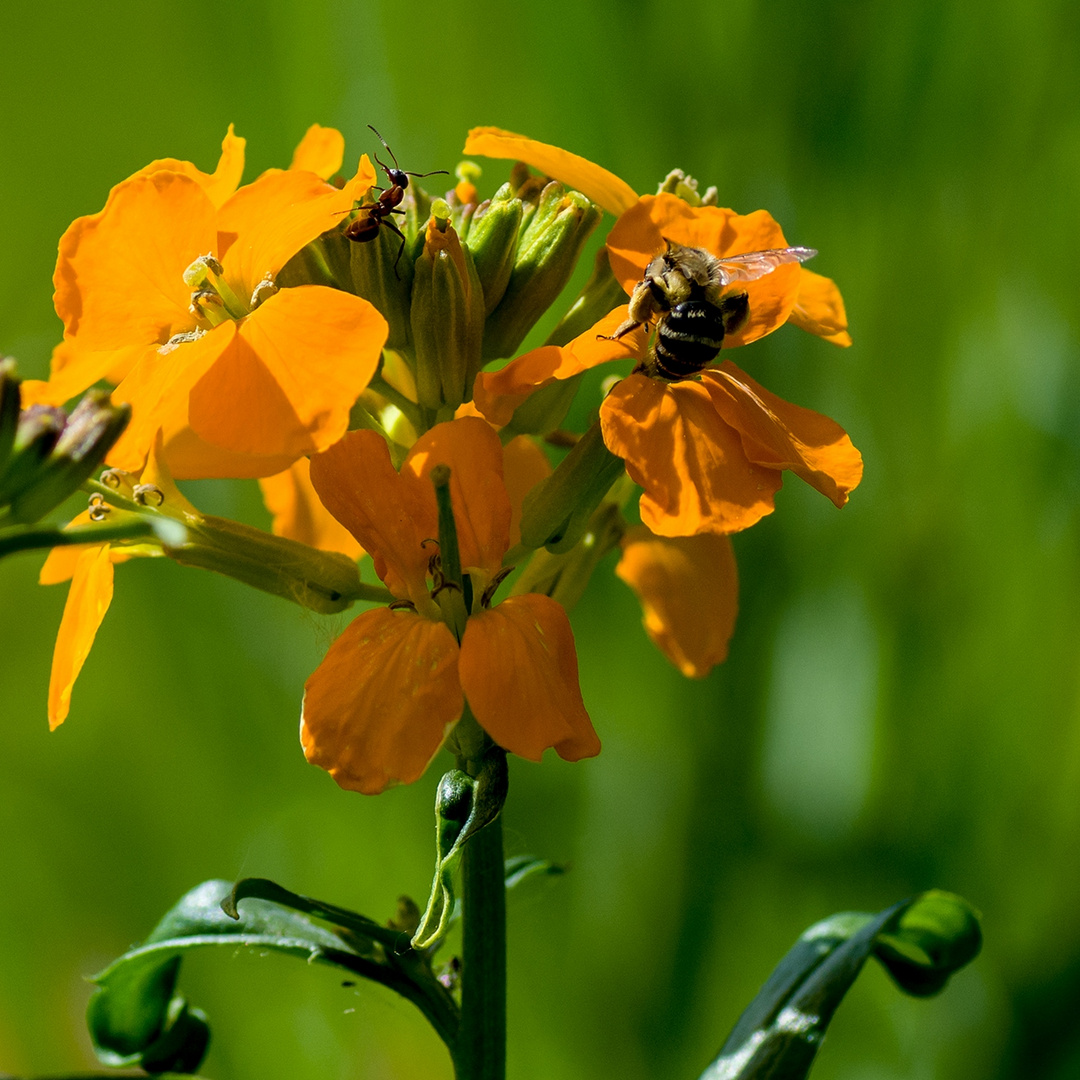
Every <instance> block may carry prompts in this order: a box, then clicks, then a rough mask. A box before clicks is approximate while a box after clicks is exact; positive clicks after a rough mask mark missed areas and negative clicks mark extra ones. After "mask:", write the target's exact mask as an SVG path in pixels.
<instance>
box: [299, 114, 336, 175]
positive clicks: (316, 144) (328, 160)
mask: <svg viewBox="0 0 1080 1080" xmlns="http://www.w3.org/2000/svg"><path fill="white" fill-rule="evenodd" d="M344 159H345V137H344V136H343V135H342V134H341V132H340V131H338V130H337V129H336V128H329V127H322V126H320V125H319V124H312V125H311V127H309V128H308V129H307V131H305V132H304V137H303V138H302V139H301V140H300V143H299V145H298V146H297V147H296V149H295V150H294V151H293V156H292V163H291V164H290V165H289V168H290V169H300V170H305V171H307V172H313V173H314V174H315V175H316V176H321V177H322V178H323V179H324V180H329V179H330V177H331V176H333V175H334V173H336V172H338V171H339V170H340V169H341V163H342V161H343V160H344Z"/></svg>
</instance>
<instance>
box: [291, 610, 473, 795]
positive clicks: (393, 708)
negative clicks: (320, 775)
mask: <svg viewBox="0 0 1080 1080" xmlns="http://www.w3.org/2000/svg"><path fill="white" fill-rule="evenodd" d="M463 707H464V700H463V697H462V693H461V684H460V683H459V682H458V645H457V642H456V641H455V640H454V635H453V634H451V633H450V631H449V630H448V629H447V627H446V626H445V624H443V623H439V622H432V621H430V620H429V619H425V618H422V617H421V616H419V615H416V614H414V613H413V612H406V611H391V610H390V609H389V608H375V609H374V610H372V611H365V612H364V613H363V614H362V615H360V616H359V617H358V618H356V619H354V620H353V622H352V623H351V625H349V626H348V627H347V628H346V630H345V632H344V633H343V634H342V635H341V637H339V638H338V639H337V641H335V642H334V644H333V645H331V646H330V651H329V652H328V653H327V654H326V658H325V659H324V660H323V662H322V663H321V664H320V665H319V666H318V668H317V669H316V670H315V672H314V674H312V676H311V678H309V679H308V681H307V683H306V685H305V686H304V705H303V713H302V715H301V719H300V741H301V743H303V746H304V753H305V754H306V755H307V759H308V761H310V762H311V763H312V765H318V766H319V767H320V768H322V769H326V771H327V772H328V773H330V775H331V776H332V777H333V778H334V779H335V780H336V781H337V782H338V784H340V785H341V787H343V788H347V789H348V790H350V791H359V792H362V793H363V794H365V795H377V794H378V793H379V792H380V791H384V790H385V789H386V788H388V787H389V786H390V785H391V784H410V783H412V781H414V780H416V779H417V778H418V777H419V776H420V775H421V774H422V773H423V771H424V770H425V769H426V768H427V766H428V762H430V761H431V759H432V758H433V757H434V756H435V754H436V753H437V752H438V750H439V747H440V746H441V745H442V741H443V738H444V737H445V735H446V733H447V731H449V729H450V728H451V727H452V726H453V725H454V724H455V723H456V722H457V721H458V719H459V718H460V717H461V712H462V709H463Z"/></svg>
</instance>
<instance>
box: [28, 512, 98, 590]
mask: <svg viewBox="0 0 1080 1080" xmlns="http://www.w3.org/2000/svg"><path fill="white" fill-rule="evenodd" d="M89 524H90V511H89V510H84V511H83V512H82V513H81V514H79V515H77V516H76V517H74V518H72V519H71V521H69V522H68V523H67V526H66V528H68V529H77V528H79V526H81V525H89ZM91 546H92V547H99V546H100V545H98V544H93V545H90V544H67V545H65V546H64V547H54V548H53V549H52V550H51V551H50V552H49V554H48V557H47V558H46V559H45V562H44V563H43V564H42V567H41V571H40V572H39V573H38V584H39V585H59V584H60V582H61V581H68V580H69V579H70V578H71V577H72V576H73V575H74V574H75V567H76V566H77V565H78V562H79V556H81V555H82V553H83V552H84V551H86V550H87V548H89V547H91Z"/></svg>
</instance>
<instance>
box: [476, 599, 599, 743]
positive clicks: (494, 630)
mask: <svg viewBox="0 0 1080 1080" xmlns="http://www.w3.org/2000/svg"><path fill="white" fill-rule="evenodd" d="M460 668H461V685H462V686H463V687H464V689H465V697H466V699H467V700H468V702H469V707H470V708H471V709H472V711H473V715H474V716H475V717H476V719H477V721H478V722H479V724H480V726H481V727H482V728H483V729H484V730H485V731H486V732H487V733H488V734H489V735H490V736H491V737H492V738H493V739H494V740H495V741H496V742H497V743H498V744H499V745H500V746H502V747H505V748H506V749H507V750H510V751H511V752H513V753H515V754H517V755H518V756H519V757H523V758H528V759H529V760H530V761H539V760H540V758H541V757H542V756H543V753H544V751H545V750H546V749H547V748H548V747H549V746H553V747H555V750H556V752H557V753H558V755H559V757H561V758H564V759H565V760H567V761H577V760H579V759H580V758H584V757H593V756H595V755H596V754H598V753H600V740H599V739H598V738H597V736H596V732H595V731H594V730H593V726H592V723H591V721H590V720H589V714H588V713H587V712H586V711H585V705H584V703H583V702H582V700H581V689H580V687H579V686H578V664H577V652H576V650H575V648H574V635H573V632H572V631H571V629H570V620H569V619H568V618H567V617H566V612H565V611H564V610H563V609H562V607H561V606H560V605H559V604H557V603H556V602H555V601H554V600H552V599H551V598H550V597H547V596H538V595H536V594H535V593H528V594H526V595H524V596H511V597H510V598H509V599H507V600H504V601H503V602H502V603H501V604H499V606H498V607H495V608H491V609H490V610H488V611H482V612H480V613H479V614H478V615H471V616H470V617H469V621H468V623H467V624H466V626H465V634H464V636H463V637H462V639H461V661H460Z"/></svg>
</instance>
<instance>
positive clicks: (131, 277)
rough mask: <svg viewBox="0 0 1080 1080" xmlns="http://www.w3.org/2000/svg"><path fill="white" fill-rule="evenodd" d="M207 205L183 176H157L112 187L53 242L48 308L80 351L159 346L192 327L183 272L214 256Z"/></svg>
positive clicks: (204, 197) (209, 205)
mask: <svg viewBox="0 0 1080 1080" xmlns="http://www.w3.org/2000/svg"><path fill="white" fill-rule="evenodd" d="M215 239H216V234H215V230H214V206H213V203H211V201H210V200H209V198H207V195H206V192H204V191H203V189H202V188H201V187H200V186H199V185H198V184H197V183H196V182H195V181H194V180H192V179H191V178H190V177H187V176H181V175H179V174H177V173H171V172H158V173H154V174H153V175H151V176H142V177H138V178H136V179H134V180H126V181H125V182H124V183H122V184H118V185H117V186H116V187H115V188H113V190H112V192H111V193H110V195H109V201H108V203H107V204H106V206H105V209H104V210H103V211H102V212H101V213H100V214H95V215H93V216H91V217H83V218H78V219H76V220H75V221H74V222H73V223H72V224H71V225H70V226H69V228H68V230H67V231H66V232H65V233H64V235H63V236H62V237H61V238H60V254H59V257H58V258H57V261H56V271H55V273H54V274H53V284H54V285H55V287H56V291H55V293H54V295H53V304H54V305H55V307H56V313H57V314H58V315H59V316H60V318H61V319H63V320H64V334H65V337H67V338H76V337H77V339H78V344H79V347H80V348H81V349H89V350H107V349H118V348H121V347H125V346H132V345H136V344H146V345H150V344H154V345H160V344H164V343H165V342H166V341H168V340H169V338H170V337H172V335H173V334H176V333H179V332H181V331H185V330H190V329H192V328H193V327H194V325H195V319H194V316H193V315H192V314H191V312H190V311H189V310H188V306H189V304H190V303H191V289H190V287H189V286H187V285H185V284H184V279H183V273H184V271H185V270H186V269H187V267H188V266H189V265H190V264H191V263H192V261H193V260H194V259H196V258H197V257H198V256H199V255H205V254H206V253H207V252H212V251H213V250H214V245H215Z"/></svg>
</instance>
